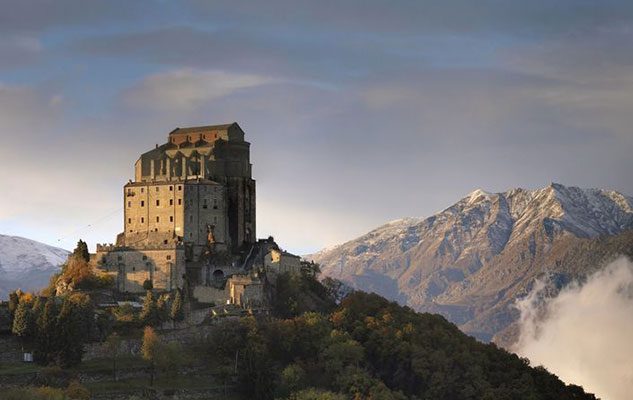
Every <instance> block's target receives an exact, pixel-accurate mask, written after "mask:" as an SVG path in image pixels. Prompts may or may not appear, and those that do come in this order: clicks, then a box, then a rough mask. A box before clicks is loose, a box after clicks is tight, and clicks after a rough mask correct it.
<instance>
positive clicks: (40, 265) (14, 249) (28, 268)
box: [0, 235, 69, 298]
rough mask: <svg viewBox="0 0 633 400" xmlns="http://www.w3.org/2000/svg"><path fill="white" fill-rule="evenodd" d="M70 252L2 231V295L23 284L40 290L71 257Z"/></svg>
mask: <svg viewBox="0 0 633 400" xmlns="http://www.w3.org/2000/svg"><path fill="white" fill-rule="evenodd" d="M68 254H69V252H68V251H66V250H64V249H60V248H57V247H53V246H49V245H46V244H44V243H40V242H36V241H34V240H30V239H26V238H22V237H18V236H6V235H0V298H6V297H7V294H8V293H9V292H10V291H12V290H15V289H17V288H20V289H22V290H24V291H30V290H39V289H41V288H43V287H44V286H46V285H47V284H48V281H49V278H50V276H51V275H52V274H54V273H56V272H58V271H59V266H60V265H61V264H63V263H64V262H65V261H66V259H67V258H68Z"/></svg>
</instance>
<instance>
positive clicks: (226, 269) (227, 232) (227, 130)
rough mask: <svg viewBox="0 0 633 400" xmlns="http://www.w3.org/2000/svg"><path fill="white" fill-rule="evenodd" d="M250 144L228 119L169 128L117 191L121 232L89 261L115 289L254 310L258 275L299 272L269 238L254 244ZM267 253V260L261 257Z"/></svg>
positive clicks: (293, 260) (260, 295) (291, 258)
mask: <svg viewBox="0 0 633 400" xmlns="http://www.w3.org/2000/svg"><path fill="white" fill-rule="evenodd" d="M251 171H252V165H251V163H250V143H248V142H246V141H245V140H244V131H243V130H242V129H241V128H240V126H239V125H238V124H237V123H232V124H226V125H211V126H200V127H192V128H176V129H174V130H173V131H172V132H170V133H169V135H168V138H167V142H166V143H164V144H162V145H156V147H155V148H154V149H151V150H149V151H147V152H145V153H143V154H142V155H141V156H140V157H139V159H138V160H137V161H136V163H135V164H134V180H133V181H132V180H130V181H129V182H128V183H127V184H126V185H125V186H124V187H123V193H122V194H123V209H124V220H123V227H124V230H123V232H122V233H120V234H119V235H118V236H117V240H116V243H115V244H110V245H100V244H99V245H97V253H96V254H95V255H93V256H92V258H91V262H92V263H93V265H94V266H95V268H98V269H99V270H100V271H101V272H105V273H107V274H111V275H113V276H114V278H115V282H116V286H117V289H118V290H119V291H122V292H132V293H141V292H143V291H144V289H143V284H144V282H146V281H149V282H151V283H152V285H153V287H154V289H158V290H167V291H169V290H174V289H177V288H182V287H184V286H185V282H187V283H188V287H189V288H190V289H191V294H192V295H193V296H194V297H195V298H196V299H198V300H199V301H201V302H208V303H216V304H219V303H222V304H225V303H232V304H238V305H246V304H249V305H257V304H261V303H262V302H263V301H264V294H263V292H264V290H263V282H262V279H261V278H260V275H259V272H260V271H262V270H264V269H266V268H270V269H271V271H273V272H276V273H279V272H283V271H286V272H287V271H295V270H298V267H297V265H298V264H299V258H298V257H296V256H292V255H290V254H289V253H285V252H282V251H281V250H280V249H279V247H278V246H277V245H276V244H275V243H274V241H273V240H272V238H269V239H265V240H259V241H257V240H256V239H255V228H256V225H255V217H256V213H255V181H254V180H253V179H252V176H251ZM269 253H270V254H269Z"/></svg>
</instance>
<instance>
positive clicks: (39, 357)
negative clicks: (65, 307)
mask: <svg viewBox="0 0 633 400" xmlns="http://www.w3.org/2000/svg"><path fill="white" fill-rule="evenodd" d="M57 314H58V311H57V305H56V304H55V298H54V297H49V298H48V299H47V300H46V304H45V305H44V308H43V310H42V313H41V314H40V316H39V317H38V319H37V340H36V347H35V361H37V362H38V363H40V364H43V365H46V364H49V363H50V362H52V361H54V360H52V359H51V358H52V357H51V355H52V354H53V353H54V351H55V348H56V343H55V342H56V339H57V336H58V335H57V332H56V328H57Z"/></svg>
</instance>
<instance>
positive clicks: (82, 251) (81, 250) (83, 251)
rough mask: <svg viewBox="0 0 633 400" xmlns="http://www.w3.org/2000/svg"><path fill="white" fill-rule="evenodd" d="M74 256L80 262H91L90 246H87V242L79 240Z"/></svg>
mask: <svg viewBox="0 0 633 400" xmlns="http://www.w3.org/2000/svg"><path fill="white" fill-rule="evenodd" d="M72 255H73V257H75V258H77V259H79V260H84V261H86V262H87V261H90V252H89V251H88V245H87V244H86V242H84V241H83V240H81V239H79V241H78V242H77V247H75V250H73V254H72Z"/></svg>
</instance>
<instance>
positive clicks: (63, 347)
mask: <svg viewBox="0 0 633 400" xmlns="http://www.w3.org/2000/svg"><path fill="white" fill-rule="evenodd" d="M92 316H93V310H92V305H91V303H90V298H89V297H88V296H87V295H86V294H82V293H77V294H74V295H72V296H68V297H66V298H65V299H64V302H63V303H62V307H61V310H60V312H59V316H58V317H57V326H56V327H57V329H56V343H57V346H56V348H55V349H53V351H54V352H55V355H54V356H52V358H54V359H55V361H56V363H57V364H59V365H60V366H62V367H69V366H73V365H76V364H79V362H81V357H82V355H83V351H84V348H83V345H84V342H85V341H86V339H87V338H88V336H89V335H90V332H91V330H92V325H93V322H92V321H93V318H92Z"/></svg>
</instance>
